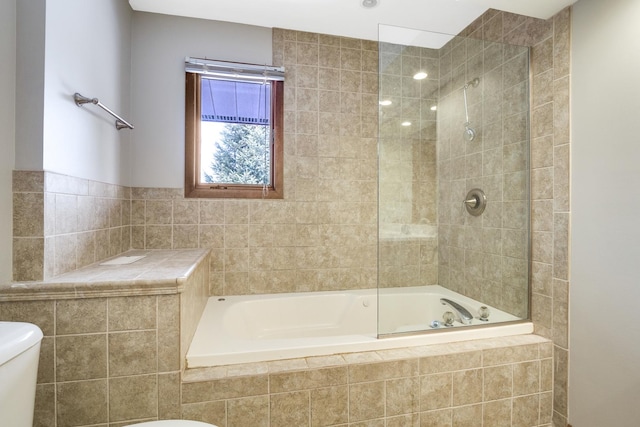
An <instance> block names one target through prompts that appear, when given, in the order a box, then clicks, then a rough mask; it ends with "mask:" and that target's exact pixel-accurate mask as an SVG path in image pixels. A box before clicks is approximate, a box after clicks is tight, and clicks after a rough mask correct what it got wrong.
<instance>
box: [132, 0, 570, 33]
mask: <svg viewBox="0 0 640 427" xmlns="http://www.w3.org/2000/svg"><path fill="white" fill-rule="evenodd" d="M377 1H378V4H377V6H375V7H373V8H365V7H364V6H362V0H129V4H130V5H131V7H132V8H133V10H136V11H141V12H152V13H161V14H166V15H177V16H185V17H191V18H201V19H210V20H216V21H228V22H236V23H240V24H249V25H257V26H261V27H276V28H285V29H291V30H298V31H309V32H314V33H323V34H332V35H338V36H345V37H355V38H360V39H367V40H379V37H378V31H379V24H386V25H391V26H397V27H405V28H411V29H419V30H427V31H430V32H438V33H445V34H458V33H459V32H460V31H461V30H462V29H464V28H465V27H466V26H467V25H469V24H470V23H471V22H473V21H474V20H475V19H476V18H477V17H478V16H480V15H481V14H482V13H484V12H485V11H486V10H487V9H489V8H493V9H498V10H504V11H507V12H513V13H517V14H521V15H527V16H533V17H536V18H541V19H547V18H550V17H551V16H553V15H554V14H555V13H557V12H559V11H560V10H562V9H563V8H564V7H566V6H568V5H570V4H572V3H575V2H576V1H577V0H377ZM385 41H397V40H385Z"/></svg>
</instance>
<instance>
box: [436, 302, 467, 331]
mask: <svg viewBox="0 0 640 427" xmlns="http://www.w3.org/2000/svg"><path fill="white" fill-rule="evenodd" d="M440 302H441V303H442V305H448V306H449V307H451V308H452V309H453V311H455V312H456V313H457V314H458V316H459V317H460V322H462V324H464V325H470V324H471V321H472V320H473V316H472V315H471V313H469V310H467V309H466V308H464V307H463V306H461V305H460V304H458V303H457V302H455V301H451V300H450V299H447V298H440Z"/></svg>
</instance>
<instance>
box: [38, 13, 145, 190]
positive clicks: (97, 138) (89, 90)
mask: <svg viewBox="0 0 640 427" xmlns="http://www.w3.org/2000/svg"><path fill="white" fill-rule="evenodd" d="M132 13H133V12H132V11H131V9H130V7H129V4H128V3H127V2H126V1H122V0H91V1H86V0H53V1H52V0H49V1H47V7H46V49H45V91H44V126H43V132H44V133H43V138H42V139H43V152H44V153H43V165H44V169H45V170H47V171H53V172H58V173H62V174H67V175H71V176H75V177H80V178H87V179H93V180H97V181H103V182H109V183H114V184H127V181H128V171H129V157H130V156H129V140H130V137H131V132H133V131H130V130H121V131H117V130H116V128H115V126H114V123H115V120H114V119H113V118H112V117H111V116H109V115H108V114H107V113H106V112H104V111H102V110H101V109H100V108H98V107H97V106H95V105H91V104H87V105H85V106H83V107H81V108H79V107H77V106H76V105H75V103H74V102H73V94H74V93H75V92H79V93H81V94H82V95H84V96H88V97H90V98H98V99H99V100H100V102H102V103H103V104H105V105H106V106H107V107H109V108H110V109H112V110H113V111H114V112H116V113H117V114H119V115H121V116H122V117H123V118H124V119H125V120H130V119H129V116H130V109H129V105H130V99H129V92H130V61H131V15H132ZM133 125H134V126H135V123H133Z"/></svg>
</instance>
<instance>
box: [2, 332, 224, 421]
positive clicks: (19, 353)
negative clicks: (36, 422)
mask: <svg viewBox="0 0 640 427" xmlns="http://www.w3.org/2000/svg"><path fill="white" fill-rule="evenodd" d="M41 341H42V331H41V330H40V328H38V327H37V326H36V325H32V324H31V323H23V322H2V321H0V426H11V427H31V426H32V425H33V409H34V404H35V399H36V381H37V374H38V359H39V357H40V343H41ZM131 426H136V427H216V426H214V425H213V424H207V423H203V422H199V421H186V420H167V421H149V422H144V423H138V424H131Z"/></svg>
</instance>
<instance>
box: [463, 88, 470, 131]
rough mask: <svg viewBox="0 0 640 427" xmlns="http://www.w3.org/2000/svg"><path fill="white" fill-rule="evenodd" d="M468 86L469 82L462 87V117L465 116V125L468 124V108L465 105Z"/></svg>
mask: <svg viewBox="0 0 640 427" xmlns="http://www.w3.org/2000/svg"><path fill="white" fill-rule="evenodd" d="M468 87H469V84H466V85H464V87H463V88H462V94H463V96H464V117H465V121H464V125H465V126H469V108H468V107H467V88H468Z"/></svg>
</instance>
